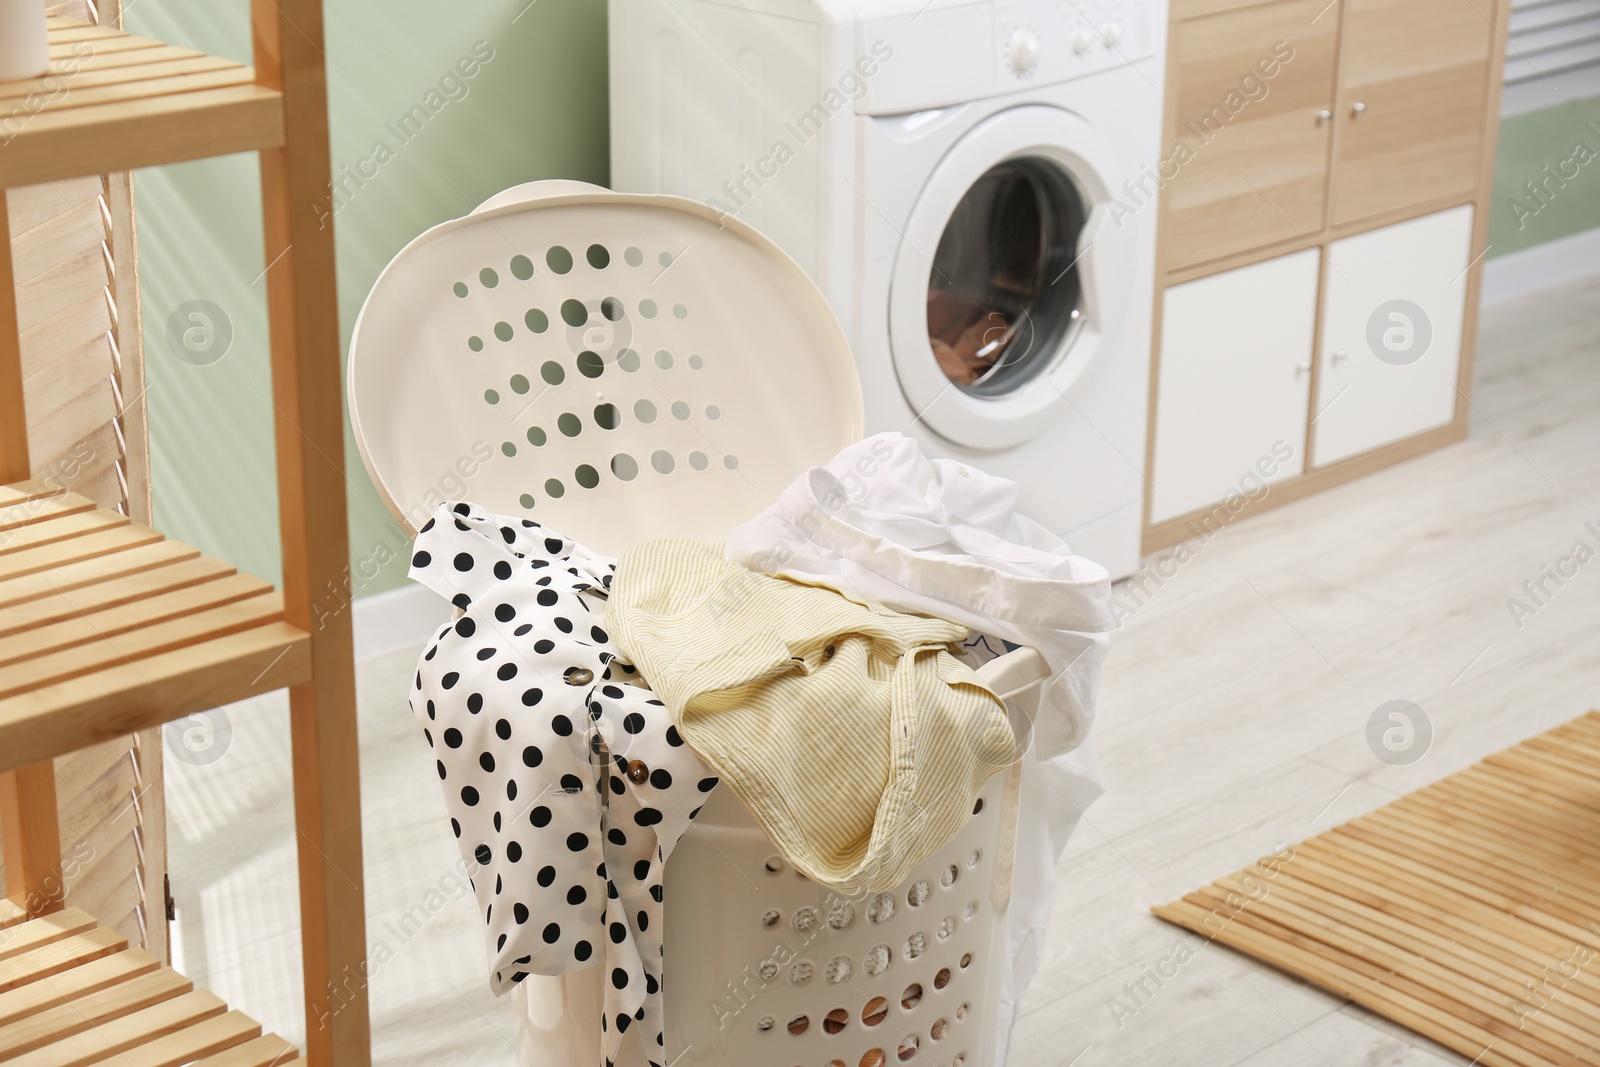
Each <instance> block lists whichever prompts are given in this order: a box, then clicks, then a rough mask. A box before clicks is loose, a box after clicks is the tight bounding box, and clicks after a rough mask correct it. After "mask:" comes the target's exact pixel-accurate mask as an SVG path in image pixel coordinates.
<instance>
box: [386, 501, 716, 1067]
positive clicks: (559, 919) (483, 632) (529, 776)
mask: <svg viewBox="0 0 1600 1067" xmlns="http://www.w3.org/2000/svg"><path fill="white" fill-rule="evenodd" d="M441 520H442V521H441ZM615 569H616V565H615V561H613V560H611V559H609V558H606V557H603V556H597V555H594V554H592V553H590V552H588V551H587V550H585V549H584V548H583V547H582V546H580V545H576V544H574V543H573V542H571V541H569V540H567V539H566V538H563V537H559V536H557V535H555V534H554V533H553V532H551V531H549V530H546V529H544V528H542V527H541V526H539V524H537V523H534V522H531V521H528V520H511V519H504V518H496V517H495V516H492V515H489V514H487V513H486V512H484V511H482V510H481V509H479V508H477V507H476V506H474V505H471V504H455V505H444V506H443V507H441V508H440V510H439V512H438V513H437V514H436V515H435V518H434V520H433V521H432V522H430V523H429V524H428V525H427V526H425V527H424V528H423V532H422V533H421V534H419V535H418V537H417V543H416V546H415V548H414V554H413V555H412V558H411V577H412V578H414V579H416V580H417V581H418V582H421V583H422V584H423V585H425V586H427V587H428V588H430V589H432V590H434V591H435V592H436V593H438V594H439V595H441V596H443V597H444V598H445V599H446V600H448V601H450V602H451V603H453V604H455V605H456V607H457V617H456V618H455V619H454V620H452V623H451V624H450V625H447V626H444V627H442V628H441V629H440V630H439V632H438V633H437V635H436V637H435V639H434V642H433V643H432V644H430V645H429V646H428V648H427V649H426V651H425V652H424V653H423V656H422V659H421V662H420V663H419V664H418V672H417V676H416V681H415V685H414V688H413V690H412V692H411V707H412V712H413V714H414V715H415V717H416V719H417V722H418V724H419V725H420V726H421V727H422V729H423V731H424V737H425V738H426V739H427V742H428V744H429V745H430V746H431V748H432V750H433V756H434V759H435V761H436V763H437V769H438V774H439V778H440V783H441V788H442V789H443V790H444V798H445V806H446V808H447V809H448V811H449V814H450V818H451V827H452V831H453V832H454V834H455V836H456V839H457V841H458V842H459V844H460V848H461V856H462V859H463V861H464V862H465V863H466V865H467V870H468V872H469V874H470V875H471V878H472V884H473V887H474V892H475V894H476V899H477V903H478V908H479V911H480V913H481V914H482V915H483V916H484V917H485V925H486V930H485V936H486V938H487V942H488V946H489V950H490V951H489V956H490V959H491V967H490V971H491V974H490V985H491V987H492V988H493V989H494V991H495V992H496V993H497V994H499V993H505V992H507V991H509V990H510V989H511V988H512V987H513V986H514V985H515V984H516V983H518V982H520V981H522V980H523V979H524V978H526V977H527V975H529V974H542V975H555V974H563V973H566V972H568V971H574V970H578V969H580V968H583V967H588V966H596V965H599V966H603V967H604V968H605V971H604V972H603V973H606V974H608V975H609V977H610V980H609V981H608V982H607V983H606V996H605V1016H604V1018H603V1019H601V1020H596V1022H597V1023H609V1025H607V1026H604V1027H603V1029H604V1031H605V1033H604V1040H603V1041H602V1045H603V1052H604V1055H605V1058H606V1060H607V1062H610V1061H611V1060H614V1059H616V1058H617V1055H618V1049H619V1047H620V1045H621V1043H622V1036H623V1034H624V1032H625V1031H626V1029H627V1028H628V1026H629V1023H630V1022H631V1021H632V1020H638V1025H639V1026H640V1027H641V1028H643V1031H644V1036H645V1037H646V1038H647V1043H646V1045H645V1047H647V1048H660V1047H663V1045H664V1040H665V1039H664V1036H663V1035H664V1016H663V1014H662V999H661V989H662V956H663V938H662V910H663V908H662V903H661V900H662V888H661V875H662V871H663V868H664V864H665V861H666V858H667V857H668V856H670V855H671V854H672V850H673V848H674V846H675V845H676V844H677V842H678V838H679V837H680V836H681V835H682V834H683V832H684V830H686V829H687V828H688V826H689V821H690V820H691V819H692V818H693V817H694V814H695V813H697V812H698V811H699V809H700V806H701V805H702V804H704V803H705V796H704V794H705V793H706V792H707V791H709V790H710V789H711V788H712V787H713V786H714V785H715V784H716V779H715V778H714V777H712V776H711V775H710V772H709V770H708V768H707V767H706V766H705V764H704V763H702V762H701V761H700V759H699V757H698V756H696V755H695V754H694V752H693V750H692V749H691V748H690V747H689V746H687V745H685V744H684V743H683V739H682V738H681V737H680V736H679V734H678V731H677V730H676V728H674V727H673V726H672V722H671V717H670V713H669V712H668V711H667V709H666V708H665V707H663V706H662V704H661V702H660V701H659V700H656V699H654V697H653V696H652V694H651V692H650V690H649V689H648V688H646V687H645V683H644V680H643V679H642V678H641V677H640V676H639V674H638V672H637V671H636V670H635V669H634V668H633V667H632V665H631V664H627V663H625V662H623V661H622V660H621V659H619V656H620V655H621V651H620V650H619V649H618V648H617V647H616V646H615V645H613V644H611V643H610V635H609V634H608V633H607V631H606V629H605V627H604V625H603V623H604V618H603V616H604V611H605V603H606V590H607V589H608V588H609V587H610V585H611V576H612V574H613V572H614V571H615ZM636 763H637V764H642V765H643V767H644V770H643V771H640V770H639V768H638V767H637V766H634V765H635V764H636ZM630 768H632V774H631V775H630ZM635 779H637V781H636V780H635ZM502 798H504V799H502ZM490 874H492V875H493V877H492V878H491V877H488V875H490ZM613 902H615V903H613Z"/></svg>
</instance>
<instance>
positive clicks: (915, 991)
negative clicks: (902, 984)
mask: <svg viewBox="0 0 1600 1067" xmlns="http://www.w3.org/2000/svg"><path fill="white" fill-rule="evenodd" d="M921 1003H922V984H921V983H920V982H912V983H911V984H910V985H908V986H906V990H905V992H904V993H901V994H900V1006H901V1007H902V1008H904V1009H905V1010H906V1011H910V1010H911V1009H912V1008H914V1007H916V1006H917V1005H918V1004H921Z"/></svg>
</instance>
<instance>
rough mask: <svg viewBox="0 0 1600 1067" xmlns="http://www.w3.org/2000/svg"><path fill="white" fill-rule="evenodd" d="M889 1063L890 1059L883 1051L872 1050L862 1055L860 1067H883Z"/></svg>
mask: <svg viewBox="0 0 1600 1067" xmlns="http://www.w3.org/2000/svg"><path fill="white" fill-rule="evenodd" d="M888 1062H889V1057H888V1056H885V1055H884V1053H883V1049H881V1048H871V1049H868V1050H867V1051H865V1052H863V1053H862V1054H861V1064H860V1067H883V1065H884V1064H885V1063H888Z"/></svg>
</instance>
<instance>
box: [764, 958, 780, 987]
mask: <svg viewBox="0 0 1600 1067" xmlns="http://www.w3.org/2000/svg"><path fill="white" fill-rule="evenodd" d="M776 977H778V965H777V963H775V962H774V961H772V960H764V961H762V964H761V980H762V981H763V982H770V981H772V980H773V979H774V978H776Z"/></svg>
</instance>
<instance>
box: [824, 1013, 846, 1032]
mask: <svg viewBox="0 0 1600 1067" xmlns="http://www.w3.org/2000/svg"><path fill="white" fill-rule="evenodd" d="M849 1025H850V1012H849V1011H848V1010H846V1009H845V1008H834V1009H833V1010H832V1011H830V1012H829V1013H828V1014H827V1015H825V1016H823V1017H822V1028H823V1029H824V1030H826V1031H827V1032H828V1033H830V1034H837V1033H839V1032H840V1031H841V1030H843V1029H844V1028H845V1027H846V1026H849Z"/></svg>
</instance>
